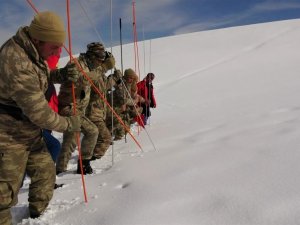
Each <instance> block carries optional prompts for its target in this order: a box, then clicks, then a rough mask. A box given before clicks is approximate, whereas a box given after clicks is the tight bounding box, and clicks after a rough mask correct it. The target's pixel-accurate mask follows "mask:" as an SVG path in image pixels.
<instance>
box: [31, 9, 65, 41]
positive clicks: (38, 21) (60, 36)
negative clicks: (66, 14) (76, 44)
mask: <svg viewBox="0 0 300 225" xmlns="http://www.w3.org/2000/svg"><path fill="white" fill-rule="evenodd" d="M28 31H29V35H30V36H31V37H32V38H35V39H37V40H40V41H45V42H54V43H62V44H63V43H64V42H65V39H66V31H65V27H64V23H63V20H62V18H61V17H60V16H59V15H57V14H56V13H54V12H50V11H45V12H40V13H38V14H36V15H35V16H34V18H33V20H32V21H31V24H30V25H29V28H28Z"/></svg>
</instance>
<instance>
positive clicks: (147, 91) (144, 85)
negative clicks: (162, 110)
mask: <svg viewBox="0 0 300 225" xmlns="http://www.w3.org/2000/svg"><path fill="white" fill-rule="evenodd" d="M154 78H155V75H154V74H153V73H148V74H147V76H146V77H145V78H144V79H143V80H142V81H140V82H138V83H137V87H138V94H139V95H140V96H142V97H143V98H144V99H145V103H141V106H142V107H143V112H142V115H143V117H144V125H146V124H147V120H148V118H149V117H150V116H151V111H150V108H156V100H155V97H154V91H153V85H152V82H153V80H154Z"/></svg>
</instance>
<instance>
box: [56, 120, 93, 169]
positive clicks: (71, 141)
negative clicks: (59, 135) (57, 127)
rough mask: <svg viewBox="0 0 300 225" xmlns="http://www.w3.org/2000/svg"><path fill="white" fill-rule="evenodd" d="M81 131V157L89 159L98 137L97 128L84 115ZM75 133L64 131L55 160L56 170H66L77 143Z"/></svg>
mask: <svg viewBox="0 0 300 225" xmlns="http://www.w3.org/2000/svg"><path fill="white" fill-rule="evenodd" d="M81 132H82V133H83V138H82V141H81V155H82V159H83V160H86V159H91V157H92V156H93V151H94V148H95V145H96V142H97V138H98V128H97V126H96V125H95V124H94V123H92V122H91V121H90V120H89V119H88V118H86V117H85V116H82V117H81ZM76 142H77V138H76V133H73V132H65V133H64V135H63V142H62V146H61V151H60V154H59V156H58V158H57V161H56V171H59V172H63V171H66V170H67V166H68V162H69V160H70V159H71V156H72V152H74V150H75V147H76V145H77V143H76Z"/></svg>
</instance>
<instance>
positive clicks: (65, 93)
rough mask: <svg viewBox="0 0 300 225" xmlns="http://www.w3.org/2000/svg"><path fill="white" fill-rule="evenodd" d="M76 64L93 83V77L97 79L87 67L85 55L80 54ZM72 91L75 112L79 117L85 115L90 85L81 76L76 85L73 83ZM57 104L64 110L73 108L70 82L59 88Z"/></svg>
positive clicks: (93, 71)
mask: <svg viewBox="0 0 300 225" xmlns="http://www.w3.org/2000/svg"><path fill="white" fill-rule="evenodd" d="M77 61H78V63H79V64H80V66H81V67H82V69H83V71H84V72H85V74H86V75H87V76H89V77H90V78H91V77H93V78H91V79H92V80H93V81H94V79H95V77H99V75H97V74H96V73H97V71H95V70H91V69H90V68H89V66H88V61H87V58H86V55H85V54H84V53H81V54H80V55H79V57H78V58H77ZM74 90H75V98H76V110H77V113H78V114H80V115H85V113H86V108H87V106H88V104H89V101H90V95H91V84H90V82H89V81H88V80H87V79H86V78H85V76H84V75H82V76H81V77H80V78H79V79H78V81H77V82H76V83H74ZM58 102H59V108H64V107H65V106H71V107H72V106H73V94H72V82H71V81H66V82H64V83H63V84H62V85H61V86H60V91H59V94H58Z"/></svg>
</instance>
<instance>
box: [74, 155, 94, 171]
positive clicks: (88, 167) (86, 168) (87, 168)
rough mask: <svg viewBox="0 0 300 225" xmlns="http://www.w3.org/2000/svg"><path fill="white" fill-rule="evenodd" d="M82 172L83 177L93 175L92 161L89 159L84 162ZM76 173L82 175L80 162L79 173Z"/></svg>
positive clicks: (78, 164)
mask: <svg viewBox="0 0 300 225" xmlns="http://www.w3.org/2000/svg"><path fill="white" fill-rule="evenodd" d="M82 170H83V175H86V174H92V173H93V168H92V167H91V165H90V160H89V159H84V160H82ZM76 173H77V174H81V170H80V162H79V160H78V162H77V171H76Z"/></svg>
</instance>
